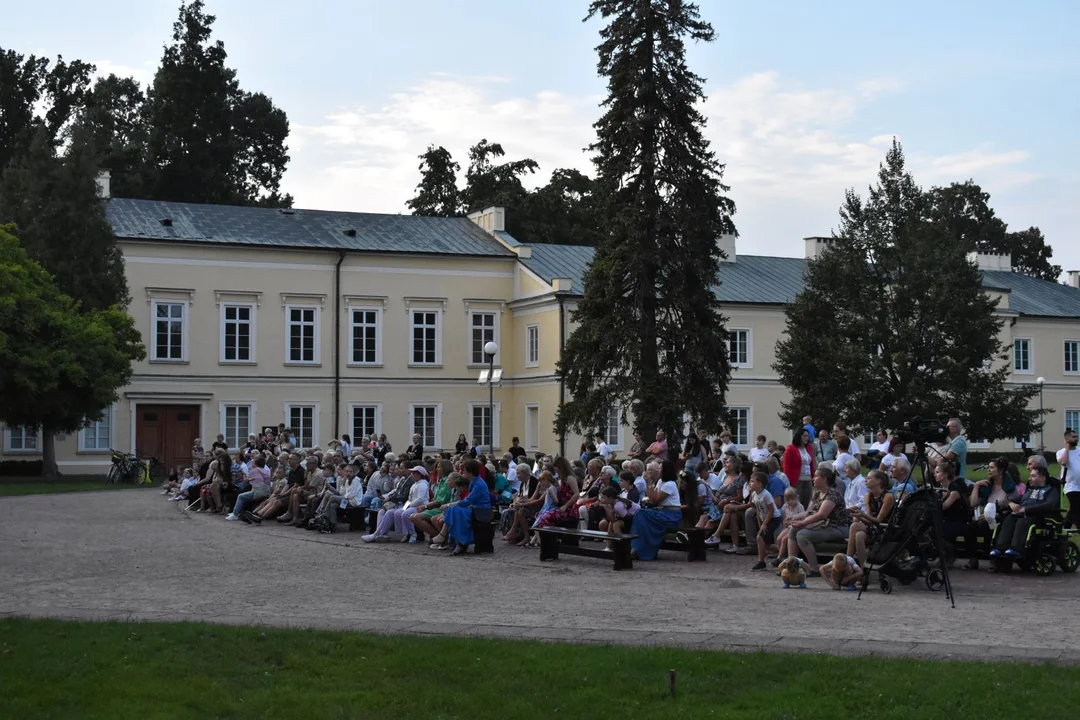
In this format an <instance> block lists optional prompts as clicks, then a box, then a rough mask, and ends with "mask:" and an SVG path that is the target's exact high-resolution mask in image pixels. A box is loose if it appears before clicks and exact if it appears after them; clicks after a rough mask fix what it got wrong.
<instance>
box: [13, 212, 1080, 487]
mask: <svg viewBox="0 0 1080 720" xmlns="http://www.w3.org/2000/svg"><path fill="white" fill-rule="evenodd" d="M108 215H109V219H110V221H111V222H112V224H113V227H114V229H115V231H116V234H117V237H118V241H119V244H120V247H121V249H122V251H123V254H124V259H125V263H126V267H127V277H128V285H129V289H130V292H131V296H132V303H131V306H130V308H129V311H130V312H131V314H132V316H133V317H134V319H135V322H136V325H137V327H138V329H139V330H140V332H142V334H143V340H144V343H145V345H146V348H147V359H146V360H145V361H142V362H140V363H137V364H136V366H135V368H134V375H133V377H132V380H131V383H130V384H129V385H128V386H127V387H125V388H123V389H122V390H121V391H120V398H119V400H118V401H117V402H116V403H115V404H114V405H113V406H112V407H110V408H108V409H107V410H106V412H105V416H104V417H103V419H102V420H101V421H99V422H97V423H94V424H93V425H92V426H90V427H88V428H86V429H84V430H83V431H81V432H79V433H77V434H75V435H71V436H61V437H59V438H58V442H57V459H58V463H59V465H60V470H61V472H63V473H67V474H76V473H104V472H106V471H107V469H108V466H109V464H110V454H109V451H110V448H115V449H118V450H122V451H133V452H135V453H136V454H137V455H139V456H140V457H151V456H154V457H158V458H160V459H162V460H163V461H165V462H166V463H167V464H169V465H170V466H175V465H177V464H184V463H186V462H187V461H188V460H189V458H190V449H191V446H192V443H193V442H194V440H195V439H196V438H200V439H201V440H202V443H203V445H204V446H207V447H208V446H209V445H210V444H211V442H212V441H213V439H214V437H215V436H216V435H217V434H219V433H220V434H222V435H224V436H225V440H226V442H227V443H228V445H229V446H230V447H233V448H235V447H237V446H238V445H240V444H242V443H243V442H244V441H245V440H246V438H247V436H248V434H249V433H252V432H258V431H259V430H260V429H261V428H263V427H266V426H276V425H278V424H279V423H284V424H285V425H287V426H289V427H291V428H292V429H293V430H294V431H295V432H296V433H297V435H298V438H299V442H300V444H301V445H302V446H311V445H316V444H317V445H323V446H325V444H326V442H327V441H328V440H329V439H331V438H333V437H337V436H340V435H341V434H342V433H349V434H351V435H352V436H353V437H354V438H357V437H359V436H362V435H370V434H373V433H385V434H386V435H387V436H388V438H389V439H390V441H391V442H392V443H393V444H394V445H395V447H398V446H400V447H401V448H403V447H405V446H406V445H408V444H409V443H410V436H411V435H413V434H414V433H415V434H419V435H420V436H421V437H422V439H423V443H424V446H425V448H427V449H429V450H435V449H449V448H453V447H454V445H455V443H456V441H457V440H458V437H459V435H464V436H465V437H466V439H467V440H468V441H469V442H470V443H473V442H474V441H476V440H479V441H480V442H481V444H483V445H485V446H486V445H489V444H492V445H494V447H495V448H497V449H501V448H506V447H509V446H510V442H511V438H512V437H518V438H519V439H520V441H521V445H522V446H523V447H524V448H525V449H526V450H528V451H530V452H536V451H544V452H550V453H554V452H560V451H565V452H568V453H572V454H576V453H577V450H578V447H579V444H580V442H581V438H580V437H577V436H567V437H564V438H560V437H558V436H557V435H556V434H555V432H554V429H553V422H554V417H555V413H556V411H557V409H558V407H559V404H560V402H561V401H562V399H563V397H564V395H563V393H564V389H563V387H562V386H561V384H560V382H559V379H558V377H557V375H556V374H555V368H556V363H557V362H558V360H559V357H560V352H561V348H562V345H563V343H564V342H565V339H566V337H567V336H568V335H569V333H570V332H572V331H573V329H574V324H573V322H572V319H571V316H572V313H573V311H574V309H575V307H576V304H577V301H578V300H579V299H580V297H581V295H582V292H583V287H582V277H583V275H584V271H585V269H586V267H587V265H588V263H589V261H590V260H591V258H592V253H593V250H592V248H582V247H572V246H559V245H546V244H545V245H541V244H534V245H523V244H521V243H518V242H517V241H516V240H515V239H514V238H513V237H511V236H510V235H509V234H507V233H506V232H505V229H504V228H505V218H504V211H503V210H502V209H501V208H492V209H488V210H485V211H482V212H478V213H473V214H472V215H470V216H469V217H468V218H422V217H414V216H399V215H375V214H364V213H336V212H323V211H312V210H276V209H266V208H240V207H222V206H206V205H190V204H183V203H164V202H155V201H142V200H129V199H120V198H116V199H112V200H110V202H109V205H108ZM720 242H721V243H722V245H723V246H724V249H725V251H726V253H727V255H728V259H727V261H726V262H724V263H723V264H722V267H721V272H720V280H721V284H720V286H719V288H718V290H717V292H718V294H719V296H720V298H721V300H722V302H723V305H724V312H725V314H726V315H727V316H728V318H729V322H728V330H729V331H730V332H731V346H730V353H731V360H732V365H733V367H734V371H733V375H732V379H731V384H730V387H729V392H728V404H729V406H730V408H731V410H732V415H733V417H734V425H733V427H732V431H733V433H734V435H735V440H736V442H737V443H739V444H740V445H744V446H745V445H747V444H748V443H751V442H752V440H753V437H754V436H755V435H757V434H764V435H766V436H768V437H770V438H775V439H777V440H778V441H780V442H781V443H783V442H785V441H786V438H787V437H788V435H789V433H788V431H787V429H786V428H785V427H784V425H783V423H782V422H781V421H780V418H779V411H780V407H781V403H782V401H783V400H784V399H785V398H786V397H787V392H786V390H785V388H784V387H783V386H782V385H780V383H779V380H778V378H777V375H776V373H775V371H774V370H773V368H772V364H773V362H774V354H775V352H774V350H775V347H776V343H777V341H778V340H779V339H780V338H781V335H782V333H783V331H784V306H785V305H786V304H787V303H789V302H791V301H792V300H793V299H794V297H795V296H796V295H797V294H798V292H799V290H800V289H801V287H802V277H803V271H804V267H805V261H806V258H779V257H768V256H760V255H739V254H738V253H737V252H736V247H735V244H734V239H733V238H722V239H721V240H720ZM823 242H825V240H824V239H822V238H808V239H807V241H806V257H814V256H815V255H816V253H817V252H818V251H819V250H820V247H821V245H822V243H823ZM979 262H980V264H982V266H983V267H984V286H985V287H986V289H987V292H989V293H991V294H992V295H993V296H995V297H996V298H998V300H999V306H998V312H999V313H1000V314H1001V315H1002V316H1004V317H1005V318H1006V320H1007V321H1006V322H1004V323H1003V326H1002V333H1003V339H1004V340H1006V341H1007V342H1009V343H1010V344H1011V345H1012V347H1013V353H1012V359H1011V360H1012V364H1013V376H1012V380H1013V382H1017V383H1032V382H1036V380H1037V379H1038V378H1040V377H1042V378H1044V385H1043V388H1044V393H1043V402H1044V405H1045V407H1046V408H1048V409H1052V410H1054V413H1053V414H1051V415H1049V416H1048V422H1047V427H1046V430H1045V433H1046V442H1047V445H1050V446H1055V444H1056V443H1057V442H1058V441H1059V439H1060V437H1061V433H1062V431H1063V430H1064V427H1066V426H1071V427H1077V426H1078V425H1080V288H1077V275H1076V273H1071V274H1070V281H1071V283H1072V286H1065V285H1057V284H1054V283H1049V282H1046V281H1042V280H1037V279H1034V278H1030V277H1027V276H1024V275H1020V274H1017V273H1013V272H1011V270H1010V269H1009V268H1008V267H1007V266H1008V260H1007V259H1005V258H1000V257H996V256H986V257H980V258H979ZM488 342H495V343H496V344H497V346H498V352H497V354H496V355H495V357H494V366H495V367H496V368H499V369H501V370H502V371H503V375H502V381H501V382H500V383H499V384H498V386H497V387H495V389H494V393H493V394H494V406H493V409H492V407H490V406H489V394H488V388H487V386H486V385H481V384H480V383H479V382H478V378H479V375H480V372H481V371H482V370H484V369H486V368H487V367H488V358H487V357H486V356H485V354H484V346H485V344H486V343H488ZM621 416H622V413H621V411H620V409H619V408H612V411H611V413H610V414H609V417H608V421H607V423H606V424H605V426H604V427H602V428H599V430H601V431H602V432H603V433H604V434H605V435H607V437H608V441H609V443H610V444H611V445H612V446H614V447H615V448H616V449H617V450H624V449H626V448H628V447H629V445H630V443H632V442H633V437H632V432H631V429H630V428H629V427H628V426H627V425H625V424H624V423H622V421H621V420H622V417H621ZM1029 440H1030V442H1029V444H1030V445H1031V446H1032V447H1035V446H1037V445H1038V438H1037V437H1035V438H1031V439H1029ZM973 445H974V446H975V447H978V446H979V444H978V443H973ZM983 446H985V447H987V448H989V446H988V445H985V444H983ZM1016 446H1018V445H1015V444H1014V442H1013V441H999V442H997V443H995V444H994V448H996V449H1001V450H1011V449H1013V448H1014V447H1016ZM40 447H41V438H40V436H39V435H37V434H35V433H33V432H32V431H27V430H24V429H22V428H4V429H3V448H2V450H3V454H2V459H4V460H11V459H35V458H37V457H40V454H39V449H40Z"/></svg>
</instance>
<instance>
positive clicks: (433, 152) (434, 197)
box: [405, 145, 462, 217]
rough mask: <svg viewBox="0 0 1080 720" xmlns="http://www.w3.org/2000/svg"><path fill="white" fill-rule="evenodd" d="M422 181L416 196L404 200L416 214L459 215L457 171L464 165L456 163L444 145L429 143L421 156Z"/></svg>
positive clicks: (459, 192) (459, 199)
mask: <svg viewBox="0 0 1080 720" xmlns="http://www.w3.org/2000/svg"><path fill="white" fill-rule="evenodd" d="M419 170H420V182H419V184H417V186H416V196H415V197H413V198H412V199H411V200H409V201H408V202H406V203H405V206H406V207H408V208H409V209H410V210H412V213H413V215H428V216H433V217H459V216H460V215H461V214H462V213H461V191H460V190H458V186H457V174H458V172H460V171H461V166H460V165H458V164H457V163H456V162H454V158H453V157H452V156H451V155H450V151H449V150H447V149H446V148H444V147H442V146H441V145H440V146H438V147H436V146H435V145H429V146H428V149H427V150H426V151H424V153H423V154H422V155H420V168H419Z"/></svg>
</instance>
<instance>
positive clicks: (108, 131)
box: [76, 75, 147, 198]
mask: <svg viewBox="0 0 1080 720" xmlns="http://www.w3.org/2000/svg"><path fill="white" fill-rule="evenodd" d="M145 100H146V96H145V94H144V93H143V90H142V88H141V87H140V86H139V83H138V82H137V81H136V80H135V79H134V78H130V77H118V76H116V75H109V76H108V77H103V78H98V80H97V82H95V83H94V87H93V88H92V89H91V90H90V92H89V93H87V95H86V103H85V106H84V107H83V110H82V112H81V113H80V115H79V117H78V120H77V121H76V122H77V123H78V124H79V125H80V126H82V127H83V128H85V129H86V131H87V132H89V134H90V136H91V137H92V138H93V141H94V146H95V147H96V148H97V151H98V155H99V157H100V159H99V165H100V167H101V168H103V169H107V170H109V171H110V172H111V174H112V183H111V185H112V189H111V192H112V194H113V195H115V196H116V197H126V198H130V197H143V196H144V195H145V191H144V190H143V185H144V182H145V177H144V176H145V173H146V167H145V165H146V160H145V154H146V141H147V132H146V118H145V117H144V116H143V109H142V108H143V103H144V102H145Z"/></svg>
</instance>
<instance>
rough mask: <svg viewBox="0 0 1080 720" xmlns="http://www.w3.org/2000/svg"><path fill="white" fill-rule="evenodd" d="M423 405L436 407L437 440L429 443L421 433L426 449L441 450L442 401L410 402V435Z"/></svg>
mask: <svg viewBox="0 0 1080 720" xmlns="http://www.w3.org/2000/svg"><path fill="white" fill-rule="evenodd" d="M410 339H411V338H410ZM421 407H423V408H428V407H431V408H435V437H434V438H432V439H433V440H434V441H435V442H433V443H431V444H428V442H427V440H428V438H426V437H423V434H421V442H422V443H423V445H424V450H425V451H433V450H440V449H442V403H424V402H418V403H409V435H410V436H411V435H412V434H413V432H414V431H415V430H414V429H415V427H416V409H417V408H421ZM470 417H471V416H470Z"/></svg>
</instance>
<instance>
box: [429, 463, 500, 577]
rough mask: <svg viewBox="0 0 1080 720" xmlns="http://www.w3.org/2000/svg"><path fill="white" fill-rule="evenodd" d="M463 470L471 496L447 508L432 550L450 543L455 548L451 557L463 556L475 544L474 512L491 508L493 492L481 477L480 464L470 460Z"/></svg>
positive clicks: (432, 544) (443, 547) (442, 547)
mask: <svg viewBox="0 0 1080 720" xmlns="http://www.w3.org/2000/svg"><path fill="white" fill-rule="evenodd" d="M462 469H463V470H464V471H465V472H464V473H463V475H464V476H465V479H466V480H467V481H468V483H469V494H468V495H467V496H466V497H464V498H462V499H461V500H458V501H457V502H456V503H452V504H451V505H450V506H449V507H447V508H446V512H445V513H444V514H443V528H442V530H441V531H440V532H439V534H438V535H436V536H435V540H434V542H432V543H431V548H432V549H435V550H442V549H445V548H446V547H447V543H448V541H449V542H450V543H451V544H453V546H454V548H453V550H452V551H451V552H450V554H451V555H461V554H462V553H464V552H465V548H467V547H468V546H469V545H472V544H473V529H472V520H473V511H474V510H477V509H490V508H491V492H490V491H489V490H488V486H487V483H486V482H484V480H483V478H481V477H480V463H479V462H477V461H476V460H474V459H471V458H470V459H469V460H467V461H466V462H465V464H464V465H463V466H462Z"/></svg>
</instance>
